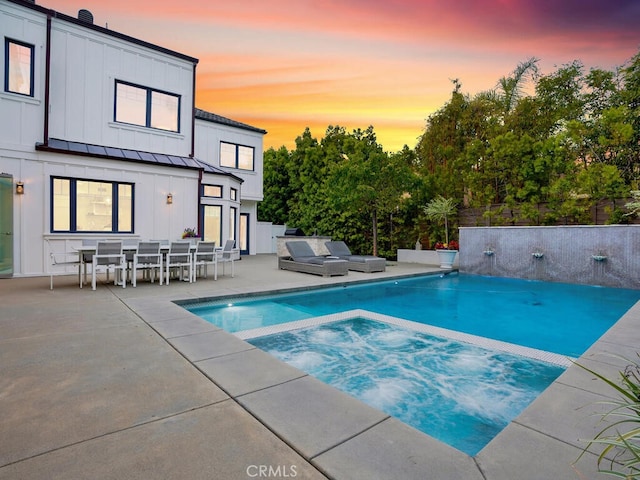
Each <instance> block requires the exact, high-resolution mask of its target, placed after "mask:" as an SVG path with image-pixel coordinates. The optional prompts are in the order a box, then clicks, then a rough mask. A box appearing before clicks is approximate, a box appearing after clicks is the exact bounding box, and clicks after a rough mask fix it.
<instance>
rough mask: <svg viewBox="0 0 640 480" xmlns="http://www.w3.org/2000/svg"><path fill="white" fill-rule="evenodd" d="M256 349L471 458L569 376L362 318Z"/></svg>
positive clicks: (271, 340) (276, 338)
mask: <svg viewBox="0 0 640 480" xmlns="http://www.w3.org/2000/svg"><path fill="white" fill-rule="evenodd" d="M249 341H250V343H252V344H253V345H255V346H256V347H258V348H260V349H262V350H265V351H267V352H269V353H270V354H272V355H274V356H276V357H277V358H279V359H281V360H283V361H285V362H287V363H289V364H291V365H293V366H295V367H297V368H299V369H301V370H303V371H305V372H307V373H308V374H310V375H313V376H314V377H316V378H318V379H320V380H322V381H324V382H325V383H328V384H330V385H333V386H334V387H336V388H338V389H340V390H342V391H344V392H346V393H349V394H350V395H352V396H354V397H356V398H358V399H360V400H362V401H363V402H365V403H367V404H368V405H371V406H373V407H376V408H378V409H380V410H382V411H384V412H386V413H387V414H389V415H391V416H393V417H396V418H398V419H399V420H401V421H403V422H405V423H407V424H408V425H411V426H412V427H414V428H416V429H418V430H420V431H422V432H424V433H427V434H429V435H431V436H433V437H435V438H438V439H439V440H441V441H443V442H446V443H448V444H449V445H451V446H453V447H455V448H457V449H459V450H461V451H463V452H466V453H467V454H469V455H475V454H476V453H477V452H479V451H480V450H481V449H482V448H483V447H484V446H485V445H486V444H487V443H488V442H489V441H490V440H491V439H492V438H493V437H494V436H495V435H497V434H498V433H499V432H500V431H501V430H502V429H503V428H504V427H505V426H506V425H507V424H508V423H509V422H510V421H511V420H512V419H513V418H514V417H516V416H517V415H518V414H519V413H520V412H521V411H522V410H523V409H524V408H525V407H526V406H527V405H529V403H530V402H531V401H532V400H533V399H535V398H536V397H537V396H538V395H539V394H540V392H542V390H544V389H545V388H546V387H547V386H548V385H549V384H550V383H551V382H553V381H554V380H555V379H556V378H557V377H558V376H559V375H560V373H562V371H563V370H564V368H563V367H559V366H555V365H551V364H548V363H544V362H540V361H536V360H531V359H528V358H524V357H521V356H517V355H511V354H507V353H502V352H496V351H491V350H487V349H483V348H480V347H477V346H474V345H470V344H467V343H460V342H455V341H451V340H447V339H443V338H438V337H433V336H429V335H426V334H423V333H420V332H415V331H411V330H407V329H403V328H399V327H396V326H393V325H388V324H386V323H382V322H376V321H372V320H366V319H362V318H355V319H351V320H345V321H339V322H332V323H329V324H325V325H321V326H318V327H312V328H306V329H301V330H294V331H291V332H285V333H278V334H274V335H269V336H265V337H259V338H255V339H252V340H249Z"/></svg>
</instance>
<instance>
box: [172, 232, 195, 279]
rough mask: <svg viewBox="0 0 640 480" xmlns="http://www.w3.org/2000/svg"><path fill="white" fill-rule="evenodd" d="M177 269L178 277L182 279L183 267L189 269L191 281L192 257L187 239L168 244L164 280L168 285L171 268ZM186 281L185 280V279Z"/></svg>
mask: <svg viewBox="0 0 640 480" xmlns="http://www.w3.org/2000/svg"><path fill="white" fill-rule="evenodd" d="M172 268H173V269H174V270H177V271H178V277H179V278H180V280H184V278H185V277H184V269H185V268H187V269H188V270H189V276H188V277H187V278H188V279H189V283H191V282H192V281H193V258H192V257H191V242H189V241H183V240H180V241H177V242H171V245H169V251H168V252H167V260H166V272H165V280H166V284H167V285H169V278H170V276H171V272H170V270H171V269H172ZM185 281H186V280H185Z"/></svg>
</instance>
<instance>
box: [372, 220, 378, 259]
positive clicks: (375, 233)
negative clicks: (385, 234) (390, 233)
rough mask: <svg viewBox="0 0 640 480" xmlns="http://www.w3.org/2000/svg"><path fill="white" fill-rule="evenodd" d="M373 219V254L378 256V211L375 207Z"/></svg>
mask: <svg viewBox="0 0 640 480" xmlns="http://www.w3.org/2000/svg"><path fill="white" fill-rule="evenodd" d="M371 221H372V225H371V228H372V229H373V254H374V255H375V256H378V211H377V210H375V209H374V210H373V213H372V214H371Z"/></svg>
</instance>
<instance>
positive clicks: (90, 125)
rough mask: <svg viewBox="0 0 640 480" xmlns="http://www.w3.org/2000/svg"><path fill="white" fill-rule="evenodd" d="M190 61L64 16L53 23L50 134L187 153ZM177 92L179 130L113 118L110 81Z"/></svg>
mask: <svg viewBox="0 0 640 480" xmlns="http://www.w3.org/2000/svg"><path fill="white" fill-rule="evenodd" d="M193 75H194V65H193V63H191V62H188V61H187V60H183V59H180V58H175V57H170V56H168V55H163V54H162V53H160V52H154V51H153V50H150V49H145V48H144V47H141V46H139V45H132V44H128V43H127V42H125V41H122V40H120V39H118V38H113V37H110V36H107V35H104V34H101V33H100V32H95V31H93V30H87V29H86V28H83V27H82V26H81V25H76V24H71V23H67V22H59V21H58V22H55V21H54V23H53V27H52V33H51V100H50V105H51V107H50V124H49V128H50V130H49V132H50V133H49V136H50V137H51V138H63V139H65V140H71V141H80V142H85V143H91V144H96V145H111V146H119V147H121V148H128V149H133V150H143V151H153V152H163V153H167V154H173V155H183V156H188V155H189V154H190V153H191V137H192V132H191V128H192V122H191V118H192V112H193ZM116 81H124V82H128V83H131V84H135V85H140V86H143V87H147V88H152V89H154V90H158V91H163V92H169V93H172V94H176V95H179V96H180V128H179V129H180V131H179V132H177V133H176V132H170V131H165V130H160V129H152V128H146V127H141V126H136V125H127V124H124V123H118V122H115V121H114V107H115V100H114V99H115V84H116Z"/></svg>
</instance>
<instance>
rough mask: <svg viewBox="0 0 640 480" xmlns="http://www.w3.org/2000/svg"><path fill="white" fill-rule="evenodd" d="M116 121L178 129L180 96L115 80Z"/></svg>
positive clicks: (162, 128) (172, 130)
mask: <svg viewBox="0 0 640 480" xmlns="http://www.w3.org/2000/svg"><path fill="white" fill-rule="evenodd" d="M115 121H116V122H122V123H130V124H133V125H140V126H142V127H150V128H158V129H160V130H168V131H171V132H178V131H180V128H179V126H180V96H179V95H175V94H172V93H167V92H161V91H159V90H154V89H152V88H147V87H141V86H138V85H133V84H130V83H124V82H121V81H117V80H116V105H115Z"/></svg>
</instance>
